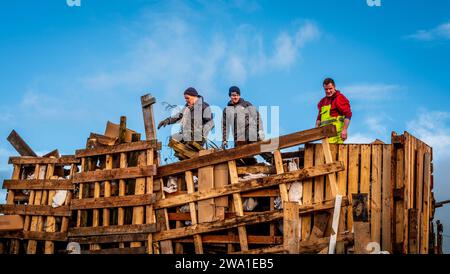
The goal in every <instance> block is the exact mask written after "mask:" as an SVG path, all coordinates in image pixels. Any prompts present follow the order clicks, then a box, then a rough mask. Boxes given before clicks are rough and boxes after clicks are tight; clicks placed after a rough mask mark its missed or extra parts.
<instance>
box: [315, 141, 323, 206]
mask: <svg viewBox="0 0 450 274" xmlns="http://www.w3.org/2000/svg"><path fill="white" fill-rule="evenodd" d="M314 158H315V159H314V165H315V166H319V165H323V164H324V163H325V158H324V154H323V146H320V145H316V146H315V153H314ZM324 199H325V176H318V177H315V178H314V203H319V202H322V201H323V200H324Z"/></svg>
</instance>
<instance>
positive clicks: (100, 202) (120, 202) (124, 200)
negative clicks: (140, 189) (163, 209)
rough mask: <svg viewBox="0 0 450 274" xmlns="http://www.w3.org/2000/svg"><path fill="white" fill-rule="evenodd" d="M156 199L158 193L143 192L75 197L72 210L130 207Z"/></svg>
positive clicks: (142, 204)
mask: <svg viewBox="0 0 450 274" xmlns="http://www.w3.org/2000/svg"><path fill="white" fill-rule="evenodd" d="M155 201H156V194H142V195H130V196H117V197H102V198H88V199H74V200H72V203H71V205H70V209H71V210H83V209H97V208H113V207H129V206H144V205H151V204H153V203H154V202H155Z"/></svg>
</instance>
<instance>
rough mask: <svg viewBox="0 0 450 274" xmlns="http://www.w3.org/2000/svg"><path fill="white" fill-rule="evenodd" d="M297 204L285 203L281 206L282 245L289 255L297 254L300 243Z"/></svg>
mask: <svg viewBox="0 0 450 274" xmlns="http://www.w3.org/2000/svg"><path fill="white" fill-rule="evenodd" d="M299 223H300V217H299V204H298V202H289V201H285V202H284V204H283V241H284V243H283V245H284V248H285V249H286V250H287V251H288V253H289V254H297V253H298V248H299V241H300V231H299Z"/></svg>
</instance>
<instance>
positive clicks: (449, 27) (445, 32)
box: [405, 21, 450, 41]
mask: <svg viewBox="0 0 450 274" xmlns="http://www.w3.org/2000/svg"><path fill="white" fill-rule="evenodd" d="M405 38H407V39H412V40H417V41H436V40H450V21H449V22H446V23H443V24H441V25H439V26H437V27H435V28H432V29H428V30H418V31H417V32H416V33H413V34H410V35H407V36H405Z"/></svg>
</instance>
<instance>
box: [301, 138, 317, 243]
mask: <svg viewBox="0 0 450 274" xmlns="http://www.w3.org/2000/svg"><path fill="white" fill-rule="evenodd" d="M313 164H314V145H312V144H307V145H305V162H304V167H305V169H307V168H310V167H312V166H313ZM302 199H303V201H302V205H311V204H312V203H313V182H312V179H307V180H304V181H303V198H302ZM301 222H302V235H301V239H302V241H303V240H306V239H308V238H309V237H310V234H311V216H302V217H301Z"/></svg>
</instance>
